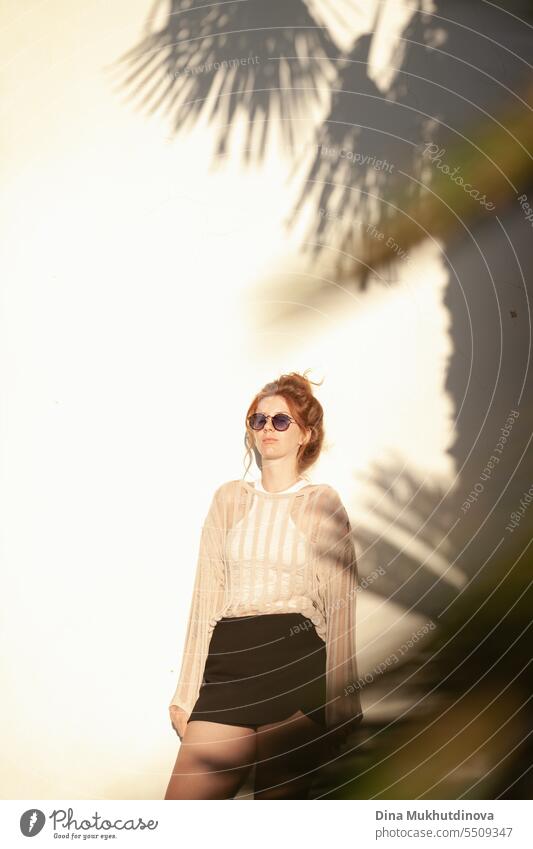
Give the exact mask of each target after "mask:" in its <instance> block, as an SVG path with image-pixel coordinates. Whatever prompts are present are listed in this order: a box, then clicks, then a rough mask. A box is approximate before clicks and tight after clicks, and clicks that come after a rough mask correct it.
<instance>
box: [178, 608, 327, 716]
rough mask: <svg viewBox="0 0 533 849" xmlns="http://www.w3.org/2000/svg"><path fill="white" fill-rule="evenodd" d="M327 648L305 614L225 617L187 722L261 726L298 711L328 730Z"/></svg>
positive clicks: (217, 627) (214, 636)
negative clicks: (326, 720) (326, 708)
mask: <svg viewBox="0 0 533 849" xmlns="http://www.w3.org/2000/svg"><path fill="white" fill-rule="evenodd" d="M325 704H326V646H325V643H324V641H323V640H322V639H321V638H320V637H319V636H318V634H317V632H316V630H315V626H314V624H313V622H311V620H310V619H308V618H307V617H306V616H303V614H301V613H264V614H260V615H253V616H239V617H232V616H228V617H223V618H222V619H220V620H219V621H218V622H217V624H216V625H215V628H214V630H213V634H212V637H211V642H210V644H209V653H208V656H207V659H206V663H205V668H204V676H203V681H202V684H201V686H200V692H199V695H198V699H197V700H196V702H195V704H194V706H193V709H192V712H191V714H190V716H189V722H190V721H192V720H198V719H200V720H203V721H208V722H222V723H225V724H228V725H246V726H250V727H252V728H257V727H258V726H259V725H265V724H266V723H270V722H280V721H281V720H283V719H287V718H288V717H289V716H291V715H292V714H293V713H295V711H297V710H298V709H300V710H301V711H302V712H303V713H305V714H307V716H309V717H310V718H311V719H313V720H314V721H315V722H317V723H318V724H319V725H321V726H323V727H324V728H325V724H326V722H325Z"/></svg>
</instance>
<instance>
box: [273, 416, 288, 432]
mask: <svg viewBox="0 0 533 849" xmlns="http://www.w3.org/2000/svg"><path fill="white" fill-rule="evenodd" d="M290 423H291V420H290V417H289V416H286V415H285V414H284V413H276V415H275V416H274V418H273V419H272V424H273V425H274V427H275V428H276V430H287V428H288V427H289V425H290Z"/></svg>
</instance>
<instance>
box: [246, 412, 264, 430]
mask: <svg viewBox="0 0 533 849" xmlns="http://www.w3.org/2000/svg"><path fill="white" fill-rule="evenodd" d="M248 423H249V425H250V427H251V428H252V430H261V428H263V427H264V426H265V424H266V418H265V416H264V415H263V414H262V413H253V414H252V415H251V416H250V418H249V419H248Z"/></svg>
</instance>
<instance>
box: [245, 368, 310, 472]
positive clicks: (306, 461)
mask: <svg viewBox="0 0 533 849" xmlns="http://www.w3.org/2000/svg"><path fill="white" fill-rule="evenodd" d="M308 371H309V369H306V371H305V372H304V373H303V374H298V372H294V371H293V372H291V373H290V374H282V375H281V377H278V379H277V380H273V381H272V382H271V383H267V384H266V385H265V386H263V388H262V389H261V390H260V391H259V392H258V393H257V395H256V396H255V398H254V399H253V401H252V403H251V404H250V406H249V407H248V410H247V413H246V418H245V426H246V437H245V445H246V455H245V459H246V458H249V460H250V462H249V464H248V468H247V469H246V472H247V471H248V469H249V468H250V466H251V464H252V457H251V455H252V451H253V450H254V448H255V440H254V431H253V430H252V429H251V427H250V425H249V424H248V418H249V417H250V416H251V415H252V413H255V411H256V410H257V407H258V405H259V402H260V401H261V400H262V399H263V398H268V397H270V396H272V395H282V396H283V398H284V399H285V401H286V402H287V406H288V408H289V410H290V413H291V416H292V417H293V419H296V422H297V423H298V425H299V426H300V427H301V428H302V429H303V430H305V429H306V428H310V429H311V438H310V439H309V441H308V442H307V443H306V444H303V445H301V446H300V448H299V449H298V456H297V465H298V472H299V473H301V472H303V471H305V470H306V469H308V468H309V466H312V465H313V463H315V462H316V461H317V459H318V457H319V454H320V451H321V450H322V444H323V442H324V425H323V418H324V411H323V409H322V405H321V403H320V401H318V400H317V398H315V396H314V395H313V390H312V388H311V384H314V385H315V386H321V384H322V381H321V382H320V383H315V381H312V380H308V379H307V377H305V375H306V374H307V372H308ZM259 462H260V460H259V461H258V464H259ZM246 472H245V474H246Z"/></svg>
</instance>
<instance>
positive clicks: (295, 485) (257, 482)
mask: <svg viewBox="0 0 533 849" xmlns="http://www.w3.org/2000/svg"><path fill="white" fill-rule="evenodd" d="M308 484H309V481H308V480H306V479H305V478H300V480H298V481H296V483H293V485H292V486H289V487H288V489H280V490H279V491H277V492H270V491H269V490H268V489H265V488H264V486H263V483H262V481H261V478H260V477H259V478H255V480H254V487H255V488H256V489H257V490H258V491H259V492H267V493H268V494H269V495H281V494H282V493H285V492H297V491H298V490H299V489H301V488H302V486H307V485H308Z"/></svg>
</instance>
